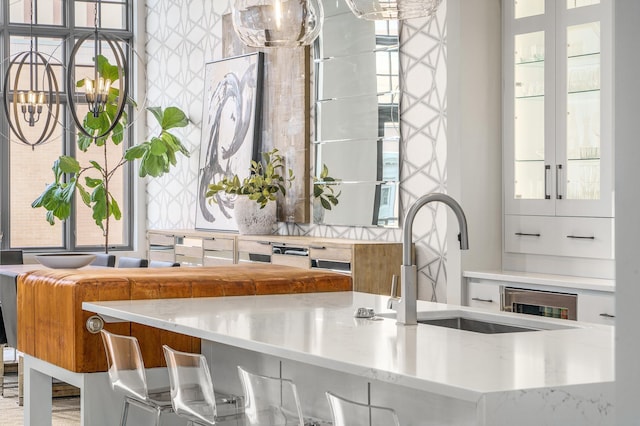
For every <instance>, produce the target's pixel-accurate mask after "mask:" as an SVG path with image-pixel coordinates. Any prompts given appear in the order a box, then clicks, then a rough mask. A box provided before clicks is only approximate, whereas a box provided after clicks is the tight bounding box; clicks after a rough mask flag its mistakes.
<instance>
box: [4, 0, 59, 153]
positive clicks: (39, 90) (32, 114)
mask: <svg viewBox="0 0 640 426" xmlns="http://www.w3.org/2000/svg"><path fill="white" fill-rule="evenodd" d="M29 38H30V44H29V51H26V52H20V53H18V54H16V55H14V56H13V57H12V58H11V60H10V61H9V64H8V66H7V69H6V72H5V75H4V82H3V85H2V87H3V89H2V92H3V104H4V113H5V116H6V118H7V122H8V123H9V127H10V129H11V131H13V134H14V135H15V136H16V137H17V138H18V140H19V141H20V142H22V143H24V144H26V145H29V146H30V147H31V148H32V149H35V147H36V146H38V145H41V144H43V143H45V142H47V141H48V140H49V139H50V138H51V135H52V134H53V131H54V130H55V128H56V126H57V125H58V124H59V123H58V117H59V115H60V95H59V86H58V80H57V79H56V75H55V72H54V70H53V67H52V66H51V62H50V60H48V59H47V58H46V57H45V56H44V55H43V54H41V53H40V52H38V51H36V50H35V49H34V37H33V1H32V2H31V11H30V27H29Z"/></svg>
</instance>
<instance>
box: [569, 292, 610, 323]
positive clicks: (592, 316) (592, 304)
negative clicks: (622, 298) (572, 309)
mask: <svg viewBox="0 0 640 426" xmlns="http://www.w3.org/2000/svg"><path fill="white" fill-rule="evenodd" d="M615 308H616V306H615V297H614V295H613V294H607V293H603V292H583V293H580V294H578V321H586V322H595V323H599V324H606V325H615V318H616V310H615Z"/></svg>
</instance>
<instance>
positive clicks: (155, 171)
mask: <svg viewBox="0 0 640 426" xmlns="http://www.w3.org/2000/svg"><path fill="white" fill-rule="evenodd" d="M97 64H98V71H99V73H100V74H101V76H102V75H103V74H102V73H104V76H106V78H109V77H111V78H113V77H114V76H115V78H117V75H118V73H117V69H116V70H115V72H114V70H113V68H114V67H113V66H112V65H110V64H109V63H108V61H107V60H106V59H103V57H100V56H99V57H98V59H97ZM78 84H80V83H78ZM117 98H118V90H117V89H116V88H113V87H111V88H110V90H109V95H108V101H107V105H106V107H105V110H104V113H102V114H100V116H99V117H97V118H96V117H94V116H93V114H92V113H91V112H88V113H87V115H86V116H85V117H84V121H83V123H84V128H85V130H87V133H89V134H94V135H101V134H104V133H105V132H106V131H107V130H108V129H109V127H110V125H111V123H112V122H113V120H114V119H115V117H116V108H117V106H116V105H117ZM147 109H148V110H149V111H150V112H151V113H152V115H153V116H154V117H155V118H156V120H157V121H158V123H159V124H160V128H161V130H160V134H159V135H157V136H154V137H152V138H151V139H150V140H148V141H145V142H142V143H140V144H137V145H134V146H132V147H130V148H128V149H127V150H126V151H125V152H124V153H123V155H122V157H121V158H120V159H119V160H118V161H117V162H116V163H115V164H112V163H109V160H110V157H109V155H108V148H109V145H111V144H113V145H115V146H118V145H120V143H121V142H122V141H123V140H124V126H125V124H124V123H126V120H127V117H126V114H123V115H122V117H121V119H120V120H121V121H120V122H119V123H118V125H116V126H115V127H114V128H113V130H112V131H111V132H109V133H108V134H106V135H105V136H102V137H96V138H93V137H89V136H87V135H85V134H84V133H82V132H78V138H77V144H78V149H80V150H81V151H83V152H86V151H87V150H88V149H89V148H90V147H91V146H92V145H95V146H96V147H98V148H99V149H101V150H102V154H103V155H101V157H102V161H101V162H99V161H96V160H90V161H88V162H87V164H81V163H80V162H79V161H78V160H77V159H76V158H74V157H71V156H68V155H62V156H60V157H59V158H58V159H57V160H55V161H54V163H53V167H52V170H53V177H54V181H53V183H50V184H49V185H47V187H46V188H45V190H44V192H42V194H40V196H39V197H38V198H37V199H36V200H34V201H33V203H32V204H31V207H33V208H38V207H42V208H44V209H45V210H46V219H47V222H49V223H50V224H52V225H53V224H54V222H55V219H56V218H57V219H59V220H65V219H67V218H68V217H69V216H70V214H71V206H72V203H73V196H74V194H75V193H76V192H77V193H78V195H79V196H80V198H81V199H82V202H83V203H84V204H85V205H86V206H87V207H89V208H90V209H91V211H92V217H93V220H94V222H95V223H96V225H97V226H98V227H100V229H101V230H102V233H103V235H104V248H105V252H108V247H109V220H110V218H112V217H113V219H115V220H120V219H121V217H122V211H121V209H120V205H119V204H118V201H117V200H116V199H115V197H114V196H113V194H112V193H111V191H110V189H109V185H110V183H111V180H112V179H113V178H114V176H115V173H116V171H117V170H118V169H120V168H121V167H122V166H124V165H125V164H127V163H128V162H131V161H134V160H136V159H140V165H139V169H138V175H139V176H141V177H145V176H153V177H158V176H162V175H163V174H164V173H167V172H168V171H169V170H170V168H171V166H175V165H176V163H177V157H176V156H177V154H182V155H184V156H186V157H188V156H189V151H188V150H187V149H186V148H185V147H184V146H183V145H182V143H181V141H180V139H179V138H178V137H177V136H175V135H173V134H172V133H170V132H169V130H171V129H175V128H179V127H185V126H186V125H187V124H188V123H189V119H188V118H187V116H186V115H185V113H184V112H183V111H182V110H180V109H179V108H177V107H168V108H166V109H164V110H163V109H162V108H160V107H151V108H147ZM109 142H110V143H109ZM111 149H113V148H111Z"/></svg>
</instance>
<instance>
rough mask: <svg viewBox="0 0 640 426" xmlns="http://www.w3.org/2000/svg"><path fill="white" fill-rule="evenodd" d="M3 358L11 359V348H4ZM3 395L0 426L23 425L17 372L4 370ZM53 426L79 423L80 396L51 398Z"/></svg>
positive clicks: (0, 401)
mask: <svg viewBox="0 0 640 426" xmlns="http://www.w3.org/2000/svg"><path fill="white" fill-rule="evenodd" d="M5 359H7V360H11V359H13V349H5ZM4 384H5V389H4V397H2V396H0V426H22V425H24V412H23V407H21V406H19V405H18V374H17V372H15V371H13V372H12V371H9V372H5V376H4ZM52 417H53V422H52V425H53V426H75V425H79V424H80V397H66V398H54V399H53V409H52Z"/></svg>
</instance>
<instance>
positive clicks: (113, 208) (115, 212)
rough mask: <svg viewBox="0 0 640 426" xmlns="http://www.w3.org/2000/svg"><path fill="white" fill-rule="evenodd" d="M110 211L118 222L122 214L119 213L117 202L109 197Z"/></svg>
mask: <svg viewBox="0 0 640 426" xmlns="http://www.w3.org/2000/svg"><path fill="white" fill-rule="evenodd" d="M110 211H111V214H112V215H113V218H114V219H115V220H120V218H121V217H122V212H121V211H120V206H118V203H117V201H116V200H115V198H113V197H111V203H110Z"/></svg>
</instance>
